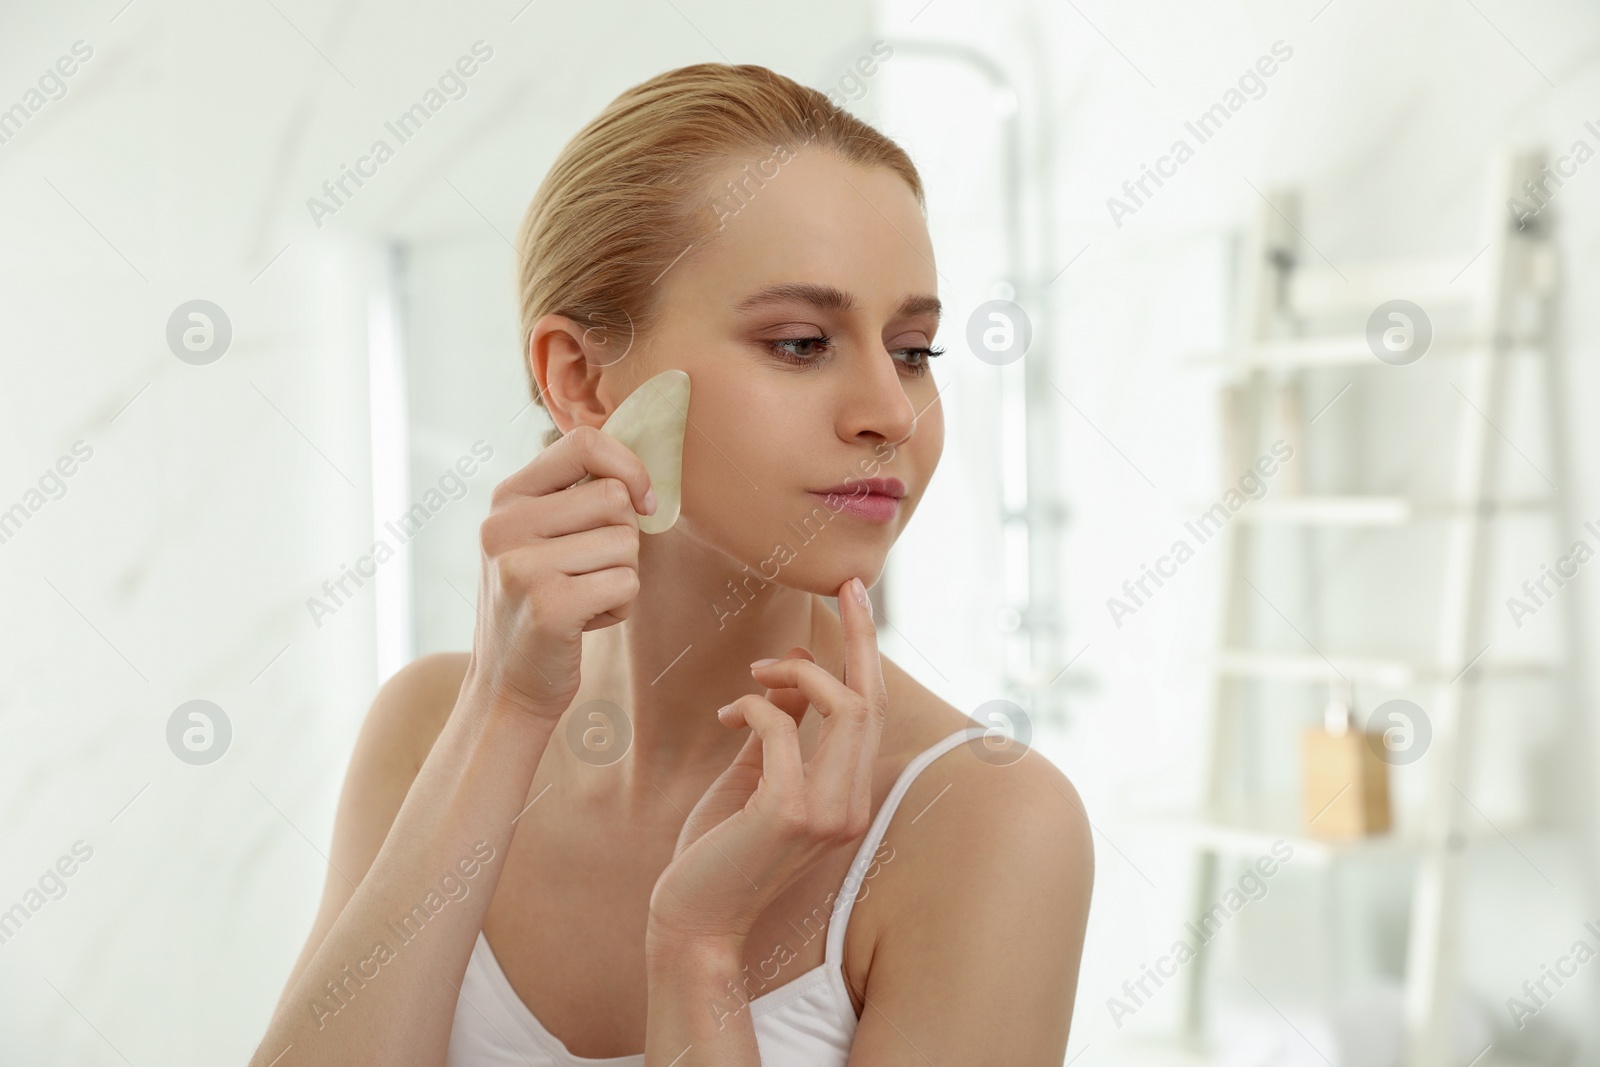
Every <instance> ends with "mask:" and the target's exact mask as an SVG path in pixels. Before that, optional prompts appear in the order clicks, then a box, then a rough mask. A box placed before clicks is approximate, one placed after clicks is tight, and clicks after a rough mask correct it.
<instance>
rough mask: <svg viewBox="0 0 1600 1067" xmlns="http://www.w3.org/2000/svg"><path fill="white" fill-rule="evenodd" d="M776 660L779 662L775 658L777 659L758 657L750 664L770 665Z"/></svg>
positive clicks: (758, 665)
mask: <svg viewBox="0 0 1600 1067" xmlns="http://www.w3.org/2000/svg"><path fill="white" fill-rule="evenodd" d="M776 662H778V661H777V660H775V659H758V660H756V661H755V662H754V663H752V664H750V666H752V667H770V666H772V665H773V664H774V663H776Z"/></svg>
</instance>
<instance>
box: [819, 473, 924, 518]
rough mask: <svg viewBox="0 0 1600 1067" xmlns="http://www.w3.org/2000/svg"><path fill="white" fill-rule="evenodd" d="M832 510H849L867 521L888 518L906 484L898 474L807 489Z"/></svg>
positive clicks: (894, 510)
mask: <svg viewBox="0 0 1600 1067" xmlns="http://www.w3.org/2000/svg"><path fill="white" fill-rule="evenodd" d="M810 494H811V495H812V496H813V497H816V498H817V499H818V500H821V501H822V502H823V503H824V504H826V505H827V506H828V509H829V510H830V511H832V512H834V513H835V514H845V513H849V514H851V515H855V516H857V517H858V518H862V519H866V520H867V521H868V522H889V521H890V520H892V519H893V518H894V517H895V515H896V514H898V513H899V510H900V498H901V497H903V496H905V494H906V489H905V485H904V484H903V483H901V481H900V479H898V478H865V479H862V480H861V481H857V482H852V483H850V484H848V485H836V486H833V487H832V488H830V489H823V490H820V491H818V490H810Z"/></svg>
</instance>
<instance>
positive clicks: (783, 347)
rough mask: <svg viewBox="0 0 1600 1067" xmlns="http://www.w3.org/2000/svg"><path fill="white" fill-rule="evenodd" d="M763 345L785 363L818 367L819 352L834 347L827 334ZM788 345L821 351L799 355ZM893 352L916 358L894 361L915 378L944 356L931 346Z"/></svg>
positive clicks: (942, 350) (785, 339) (819, 363)
mask: <svg viewBox="0 0 1600 1067" xmlns="http://www.w3.org/2000/svg"><path fill="white" fill-rule="evenodd" d="M765 343H766V346H767V349H768V351H770V352H771V353H772V354H773V355H774V356H776V357H777V358H778V359H781V360H783V361H784V362H785V363H791V364H794V365H795V366H820V365H821V364H822V357H821V351H827V350H829V349H832V348H833V346H834V345H833V338H831V337H829V336H828V335H827V334H816V335H814V336H811V337H786V338H783V339H782V340H778V341H767V342H765ZM789 345H796V346H811V347H813V348H815V349H819V350H821V351H819V352H817V353H815V354H801V353H798V352H795V351H794V350H792V349H791V348H789V347H788V346H789ZM894 351H895V353H900V352H908V353H910V354H911V355H912V356H914V357H915V358H916V362H914V363H907V362H905V361H903V360H898V359H897V360H896V361H895V362H897V363H900V365H901V366H903V367H907V368H909V370H910V372H911V374H912V375H913V376H915V377H921V376H922V375H924V374H927V373H928V370H929V367H930V363H929V361H930V360H933V359H936V358H937V357H939V356H942V355H944V349H942V348H934V347H931V346H929V347H926V348H897V349H895V350H894Z"/></svg>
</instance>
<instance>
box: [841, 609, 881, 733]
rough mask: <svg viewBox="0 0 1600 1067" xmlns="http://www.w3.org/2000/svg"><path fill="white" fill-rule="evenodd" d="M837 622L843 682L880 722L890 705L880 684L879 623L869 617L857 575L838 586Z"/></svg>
mask: <svg viewBox="0 0 1600 1067" xmlns="http://www.w3.org/2000/svg"><path fill="white" fill-rule="evenodd" d="M839 625H840V626H841V628H842V629H843V630H844V684H845V685H847V686H849V687H850V688H851V689H854V690H855V691H856V692H857V693H860V694H861V695H862V696H864V697H866V698H867V704H868V705H869V706H870V707H871V708H872V709H873V711H874V712H876V713H877V714H876V715H875V716H874V718H875V720H876V721H877V722H879V723H881V721H882V716H883V713H884V712H885V711H886V710H887V708H888V704H889V691H888V689H887V688H886V687H885V686H884V684H883V662H882V660H880V659H879V658H878V625H877V623H876V622H874V621H873V618H872V601H870V600H868V599H867V587H866V585H865V584H864V583H863V582H862V581H861V579H860V578H851V579H850V580H849V581H847V582H845V583H844V584H843V585H841V586H840V587H839Z"/></svg>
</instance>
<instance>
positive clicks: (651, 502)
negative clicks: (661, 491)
mask: <svg viewBox="0 0 1600 1067" xmlns="http://www.w3.org/2000/svg"><path fill="white" fill-rule="evenodd" d="M644 513H645V514H646V515H654V514H655V513H656V491H655V489H654V488H653V487H652V488H650V489H646V490H645V491H644Z"/></svg>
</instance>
